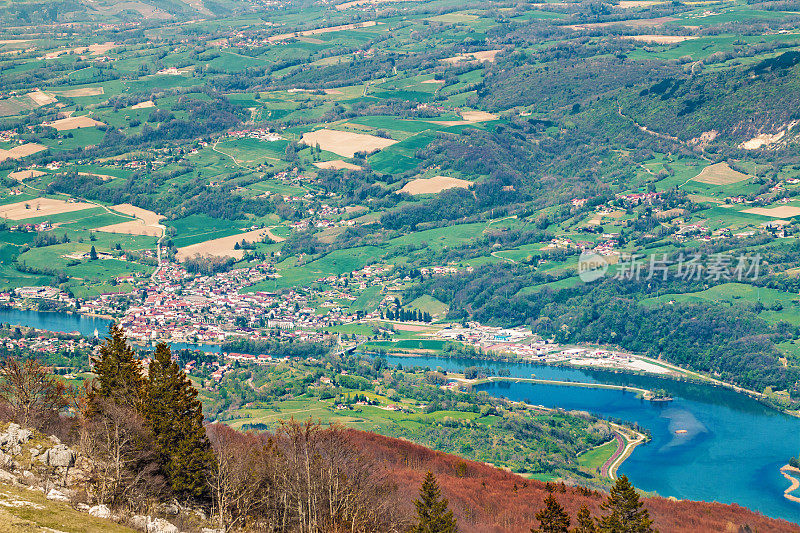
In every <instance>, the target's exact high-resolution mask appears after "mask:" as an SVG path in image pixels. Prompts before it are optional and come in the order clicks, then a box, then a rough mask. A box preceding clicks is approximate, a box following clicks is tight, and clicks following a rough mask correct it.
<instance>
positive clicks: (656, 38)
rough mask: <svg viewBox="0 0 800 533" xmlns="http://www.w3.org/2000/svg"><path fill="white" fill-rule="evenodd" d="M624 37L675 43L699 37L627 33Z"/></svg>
mask: <svg viewBox="0 0 800 533" xmlns="http://www.w3.org/2000/svg"><path fill="white" fill-rule="evenodd" d="M624 38H625V39H633V40H634V41H640V42H644V43H655V44H675V43H682V42H683V41H689V40H692V39H697V37H696V36H694V35H626V36H625V37H624Z"/></svg>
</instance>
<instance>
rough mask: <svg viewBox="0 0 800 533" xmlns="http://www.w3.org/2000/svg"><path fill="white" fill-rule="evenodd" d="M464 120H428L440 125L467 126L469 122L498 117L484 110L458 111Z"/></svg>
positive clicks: (475, 122) (484, 120) (473, 122)
mask: <svg viewBox="0 0 800 533" xmlns="http://www.w3.org/2000/svg"><path fill="white" fill-rule="evenodd" d="M460 114H461V117H462V118H463V119H464V120H428V121H426V122H430V123H431V124H439V125H440V126H467V125H469V124H477V123H479V122H488V121H490V120H497V119H498V118H499V117H498V116H497V115H494V114H492V113H487V112H486V111H470V110H464V111H461V112H460Z"/></svg>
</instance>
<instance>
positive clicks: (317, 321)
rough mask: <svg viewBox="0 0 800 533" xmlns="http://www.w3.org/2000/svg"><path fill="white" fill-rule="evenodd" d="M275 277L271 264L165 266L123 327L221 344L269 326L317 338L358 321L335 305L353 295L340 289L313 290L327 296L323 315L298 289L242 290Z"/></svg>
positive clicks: (133, 333) (144, 336) (142, 336)
mask: <svg viewBox="0 0 800 533" xmlns="http://www.w3.org/2000/svg"><path fill="white" fill-rule="evenodd" d="M271 275H272V274H271V266H270V265H268V264H261V265H258V266H255V267H251V268H240V269H235V270H231V271H228V272H223V273H218V274H215V275H213V276H199V277H194V276H191V275H190V274H189V273H188V272H186V271H185V270H184V269H183V268H182V267H181V266H179V265H176V264H167V265H164V266H163V267H162V268H161V269H159V271H158V272H157V273H156V275H155V279H154V283H152V284H151V285H150V286H149V287H148V289H147V291H146V295H145V298H144V301H143V302H142V303H141V304H140V305H135V306H132V307H129V308H128V309H127V311H126V313H125V316H124V318H123V320H122V325H123V327H124V328H125V331H126V333H127V334H128V336H129V337H130V338H131V339H132V340H135V341H138V342H144V343H149V342H153V341H156V340H171V341H173V342H192V343H218V342H223V341H225V340H226V339H228V338H230V337H246V338H262V337H263V336H264V335H265V334H267V333H266V332H264V330H265V329H271V330H279V331H278V332H276V331H271V332H269V334H271V335H275V334H276V333H278V334H279V335H281V336H286V337H292V338H297V339H300V340H318V339H317V336H318V333H317V331H319V330H321V329H323V328H325V327H330V326H334V325H338V324H345V323H350V322H353V321H355V320H356V319H357V317H356V316H354V315H351V314H350V313H349V309H348V308H347V307H345V306H340V305H338V304H337V303H336V300H343V299H351V295H349V294H346V293H343V292H342V291H337V290H330V291H326V292H322V293H319V294H315V296H317V297H322V298H325V304H328V305H323V306H325V307H327V309H326V312H325V313H319V312H318V310H317V309H315V308H314V307H312V306H311V305H310V300H309V297H308V296H307V295H305V294H301V293H299V292H296V291H287V292H285V293H283V294H280V295H279V294H276V293H272V292H266V291H255V292H245V293H240V292H239V291H240V290H241V289H244V288H246V287H248V286H250V285H252V284H254V283H257V282H259V281H262V280H264V279H266V278H267V277H268V276H271ZM321 307H322V306H321Z"/></svg>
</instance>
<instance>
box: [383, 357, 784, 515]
mask: <svg viewBox="0 0 800 533" xmlns="http://www.w3.org/2000/svg"><path fill="white" fill-rule="evenodd" d="M387 359H388V361H389V363H391V364H398V363H400V364H402V365H404V366H422V367H430V368H431V369H435V368H436V367H441V368H443V369H444V370H448V371H460V370H462V369H463V368H465V367H467V366H481V367H489V368H493V369H495V370H498V369H500V368H505V369H508V370H509V371H510V373H511V375H512V376H514V377H523V378H529V377H531V374H535V377H537V378H539V379H553V380H572V381H582V382H589V383H609V384H617V385H630V386H638V387H642V388H648V389H655V388H662V389H666V390H667V391H669V393H670V394H671V395H672V397H673V398H674V400H673V401H672V402H649V401H645V400H641V399H638V398H637V397H636V394H635V393H634V392H625V391H620V390H608V389H592V388H585V387H569V386H559V385H541V384H534V383H514V382H495V383H489V384H486V385H482V386H480V387H479V390H485V391H486V392H488V393H489V394H491V395H492V396H497V397H504V398H508V399H510V400H519V401H525V402H527V403H531V404H534V405H543V406H545V407H561V408H564V409H568V410H572V409H576V410H582V411H588V412H591V413H594V414H597V415H600V416H602V417H604V418H614V419H622V420H626V421H629V422H637V423H638V424H639V425H640V426H641V427H642V428H646V429H648V430H649V431H650V433H651V434H652V437H653V438H652V441H650V442H648V443H647V444H644V445H640V446H639V447H637V448H636V450H635V451H634V452H633V454H632V455H631V457H629V458H628V459H627V460H626V461H625V462H624V463H623V465H622V466H621V467H620V469H619V473H620V474H625V475H627V476H628V477H629V478H630V479H631V481H632V482H633V484H634V485H636V486H637V487H639V488H641V489H642V490H645V491H651V492H656V493H658V494H659V495H661V496H666V497H669V496H674V497H676V498H678V499H690V500H702V501H717V502H722V503H737V504H739V505H742V506H745V507H748V508H750V509H753V510H755V511H758V512H760V513H762V514H765V515H767V516H771V517H775V518H783V519H785V520H789V521H791V522H795V523H800V503H796V502H792V501H790V500H788V499H786V498H784V497H783V491H784V489H786V488H787V487H788V486H789V483H788V481H786V479H785V478H783V476H782V475H781V474H780V472H779V468H780V467H781V466H783V465H784V464H786V463H787V462H788V460H789V458H790V457H793V456H797V455H798V454H800V419H797V418H793V417H790V416H788V415H784V414H782V413H779V412H777V411H775V410H773V409H770V408H768V407H766V406H764V405H762V404H760V403H758V402H757V401H755V400H753V399H751V398H748V397H747V396H744V395H742V394H737V393H735V392H733V391H731V390H729V389H725V388H721V387H713V386H710V385H699V384H689V383H681V382H678V381H674V380H669V379H664V378H657V377H649V376H639V375H628V374H622V373H614V372H610V371H599V370H598V371H595V370H577V369H571V368H562V367H551V366H543V365H531V364H520V363H501V362H491V361H480V360H472V359H445V358H438V357H388V358H387ZM677 430H685V431H686V433H680V434H676V433H675V432H676V431H677Z"/></svg>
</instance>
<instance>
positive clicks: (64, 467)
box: [0, 423, 217, 533]
mask: <svg viewBox="0 0 800 533" xmlns="http://www.w3.org/2000/svg"><path fill="white" fill-rule="evenodd" d="M95 466H96V465H95V463H94V462H93V461H92V460H91V458H89V457H86V456H83V455H80V454H78V453H77V452H76V451H75V450H73V449H72V448H70V447H69V446H67V445H66V444H63V443H62V442H61V441H60V440H59V439H58V438H56V437H53V436H50V437H45V436H43V435H41V434H38V433H35V432H34V431H33V430H31V429H25V428H22V427H20V426H19V425H18V424H13V423H12V424H8V426H6V427H5V428H4V426H3V425H2V423H0V483H8V484H10V485H14V486H17V487H25V488H28V489H36V490H40V491H42V492H44V494H45V497H46V498H47V499H48V500H50V501H53V502H62V503H67V504H72V505H73V506H74V507H75V508H76V509H77V510H79V511H82V512H85V513H88V514H89V515H91V516H94V517H96V518H103V519H109V520H114V521H117V522H119V521H121V520H124V517H120V516H118V515H116V514H115V513H114V512H113V511H112V509H111V508H109V507H108V506H106V505H103V504H98V505H87V504H86V503H83V502H79V501H77V500H78V495H80V494H83V497H84V498H85V497H86V494H87V492H88V493H91V490H90V487H91V483H92V481H93V475H92V474H93V471H94V470H95ZM154 510H155V512H157V513H158V514H161V515H165V516H178V515H183V516H189V515H191V516H192V517H193V518H194V519H195V520H197V519H199V521H200V523H201V524H202V523H207V522H205V520H206V517H205V515H204V513H202V511H199V510H193V509H188V508H184V507H182V506H181V505H179V504H178V503H177V502H172V503H167V502H164V503H161V504H160V505H158V506H156V508H155V509H154ZM128 523H129V524H130V525H132V526H133V527H134V528H136V529H138V530H140V531H143V532H145V533H180V531H179V529H178V527H176V526H175V525H174V524H172V523H171V522H170V521H168V520H165V519H163V518H158V517H153V516H147V515H134V516H133V517H132V518H131V519H130V520H128ZM0 530H2V527H1V526H0ZM212 532H213V533H217V532H216V531H214V530H209V533H212Z"/></svg>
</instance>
